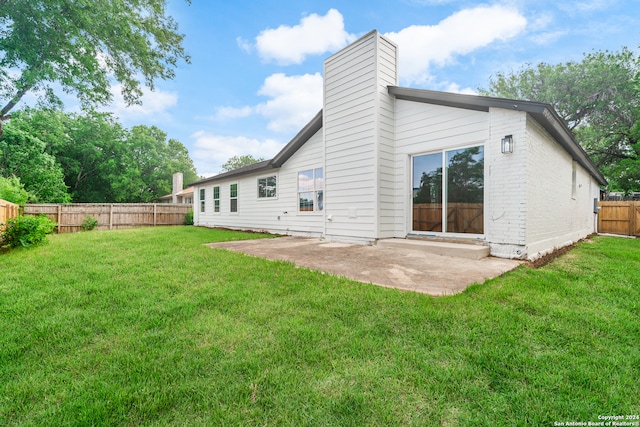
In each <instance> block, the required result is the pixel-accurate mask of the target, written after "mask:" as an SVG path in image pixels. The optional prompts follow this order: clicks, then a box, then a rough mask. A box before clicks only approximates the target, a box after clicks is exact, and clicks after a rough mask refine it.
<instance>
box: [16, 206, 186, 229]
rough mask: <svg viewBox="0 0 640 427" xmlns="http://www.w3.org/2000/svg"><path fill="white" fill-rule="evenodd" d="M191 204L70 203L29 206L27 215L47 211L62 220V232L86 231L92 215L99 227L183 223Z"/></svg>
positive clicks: (115, 227)
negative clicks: (84, 226)
mask: <svg viewBox="0 0 640 427" xmlns="http://www.w3.org/2000/svg"><path fill="white" fill-rule="evenodd" d="M192 208H193V206H192V205H190V204H188V205H187V204H174V203H157V204H156V203H117V204H116V203H114V204H106V203H105V204H97V203H74V204H70V205H58V204H46V205H45V204H43V205H26V206H25V207H24V214H25V215H38V214H45V215H47V217H49V219H50V220H52V221H55V222H57V223H58V233H73V232H76V231H81V230H84V228H83V227H82V221H84V220H85V218H87V217H88V216H91V217H93V218H95V219H96V220H97V221H98V226H97V227H96V228H95V229H97V230H114V229H117V228H130V227H143V226H156V225H182V224H184V219H185V215H186V214H187V212H189V210H191V209H192Z"/></svg>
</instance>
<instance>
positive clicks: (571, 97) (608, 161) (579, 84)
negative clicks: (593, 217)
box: [481, 48, 640, 190]
mask: <svg viewBox="0 0 640 427" xmlns="http://www.w3.org/2000/svg"><path fill="white" fill-rule="evenodd" d="M639 76H640V58H639V57H638V56H637V54H635V53H634V52H632V51H630V50H629V49H627V48H623V49H621V50H620V51H618V52H608V51H606V52H593V53H590V54H587V55H585V56H584V58H583V59H582V61H580V62H567V63H564V64H557V65H551V64H546V63H540V64H538V65H537V66H532V65H530V64H529V65H527V66H525V67H524V68H522V69H521V70H520V71H517V72H511V73H498V74H496V76H495V77H494V78H492V79H491V81H490V83H489V88H488V89H486V90H481V93H482V94H483V95H493V96H500V97H505V98H512V99H522V100H529V101H538V102H545V103H549V104H552V105H553V106H554V107H555V109H556V111H558V114H559V115H560V117H561V118H562V119H563V120H564V122H565V123H566V124H567V126H568V127H569V129H571V131H572V132H573V133H574V135H575V137H576V139H577V140H578V142H579V143H580V144H581V145H582V147H583V148H584V149H585V151H586V152H587V153H588V154H589V155H590V157H591V158H592V159H593V160H594V162H595V163H596V165H597V166H599V167H600V169H601V171H602V172H603V174H604V175H605V176H606V177H607V179H608V180H609V181H610V188H611V189H613V190H631V189H636V190H638V189H640V157H639V156H638V151H639V148H638V142H639V138H638V137H639V136H640V135H638V133H637V132H634V131H633V129H634V127H635V126H638V125H637V123H638V122H639V120H640V77H639Z"/></svg>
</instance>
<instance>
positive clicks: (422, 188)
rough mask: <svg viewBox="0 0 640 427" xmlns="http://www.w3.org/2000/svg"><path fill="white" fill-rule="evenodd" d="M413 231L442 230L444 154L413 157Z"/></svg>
mask: <svg viewBox="0 0 640 427" xmlns="http://www.w3.org/2000/svg"><path fill="white" fill-rule="evenodd" d="M412 188H413V229H414V230H416V231H444V230H443V229H442V153H435V154H427V155H424V156H415V157H413V185H412Z"/></svg>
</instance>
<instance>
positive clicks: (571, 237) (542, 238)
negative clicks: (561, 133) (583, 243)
mask: <svg viewBox="0 0 640 427" xmlns="http://www.w3.org/2000/svg"><path fill="white" fill-rule="evenodd" d="M527 141H528V144H527V152H528V157H527V206H528V207H529V209H528V210H527V228H526V242H527V256H528V257H529V258H536V257H537V256H540V255H544V254H545V253H547V252H551V251H552V250H554V249H556V248H558V247H562V246H565V245H567V244H570V243H573V242H575V241H577V240H579V239H581V238H583V237H585V236H587V235H589V234H590V233H592V232H594V231H595V229H594V219H595V216H594V214H593V198H594V197H595V198H597V197H598V193H599V187H598V184H597V183H596V181H595V180H593V178H592V177H591V176H590V175H589V173H588V172H587V171H586V170H585V169H584V168H583V167H582V166H580V165H579V164H576V188H575V194H572V170H573V159H572V158H571V156H570V155H569V153H567V152H566V151H565V150H564V148H562V147H561V146H560V145H559V144H558V143H557V142H555V141H554V140H553V138H552V137H551V135H549V134H548V133H547V131H546V130H545V129H544V128H542V127H541V126H540V125H539V124H538V123H537V122H535V120H533V119H529V121H528V137H527Z"/></svg>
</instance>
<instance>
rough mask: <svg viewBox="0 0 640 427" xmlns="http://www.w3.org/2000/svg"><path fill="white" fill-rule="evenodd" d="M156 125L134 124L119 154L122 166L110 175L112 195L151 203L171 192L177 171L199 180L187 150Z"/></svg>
mask: <svg viewBox="0 0 640 427" xmlns="http://www.w3.org/2000/svg"><path fill="white" fill-rule="evenodd" d="M166 138H167V134H166V133H164V132H163V131H161V130H160V129H158V128H157V127H155V126H151V127H149V126H134V127H133V128H132V129H131V131H130V132H128V135H127V136H126V140H125V144H123V147H122V148H124V151H122V152H121V153H120V162H121V164H122V167H121V168H120V169H119V170H118V171H117V173H116V174H113V175H112V176H111V182H112V189H113V194H112V197H113V198H114V199H115V200H117V201H121V202H151V201H154V200H156V199H157V198H158V197H160V196H164V195H165V194H169V193H171V185H172V176H173V173H174V172H182V173H183V174H184V177H185V179H187V180H190V181H187V182H194V181H196V180H197V174H196V170H195V168H194V166H193V162H192V161H191V159H190V158H189V155H188V151H187V149H186V148H185V147H184V145H182V143H180V142H179V141H177V140H175V139H170V140H168V141H167V139H166Z"/></svg>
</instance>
